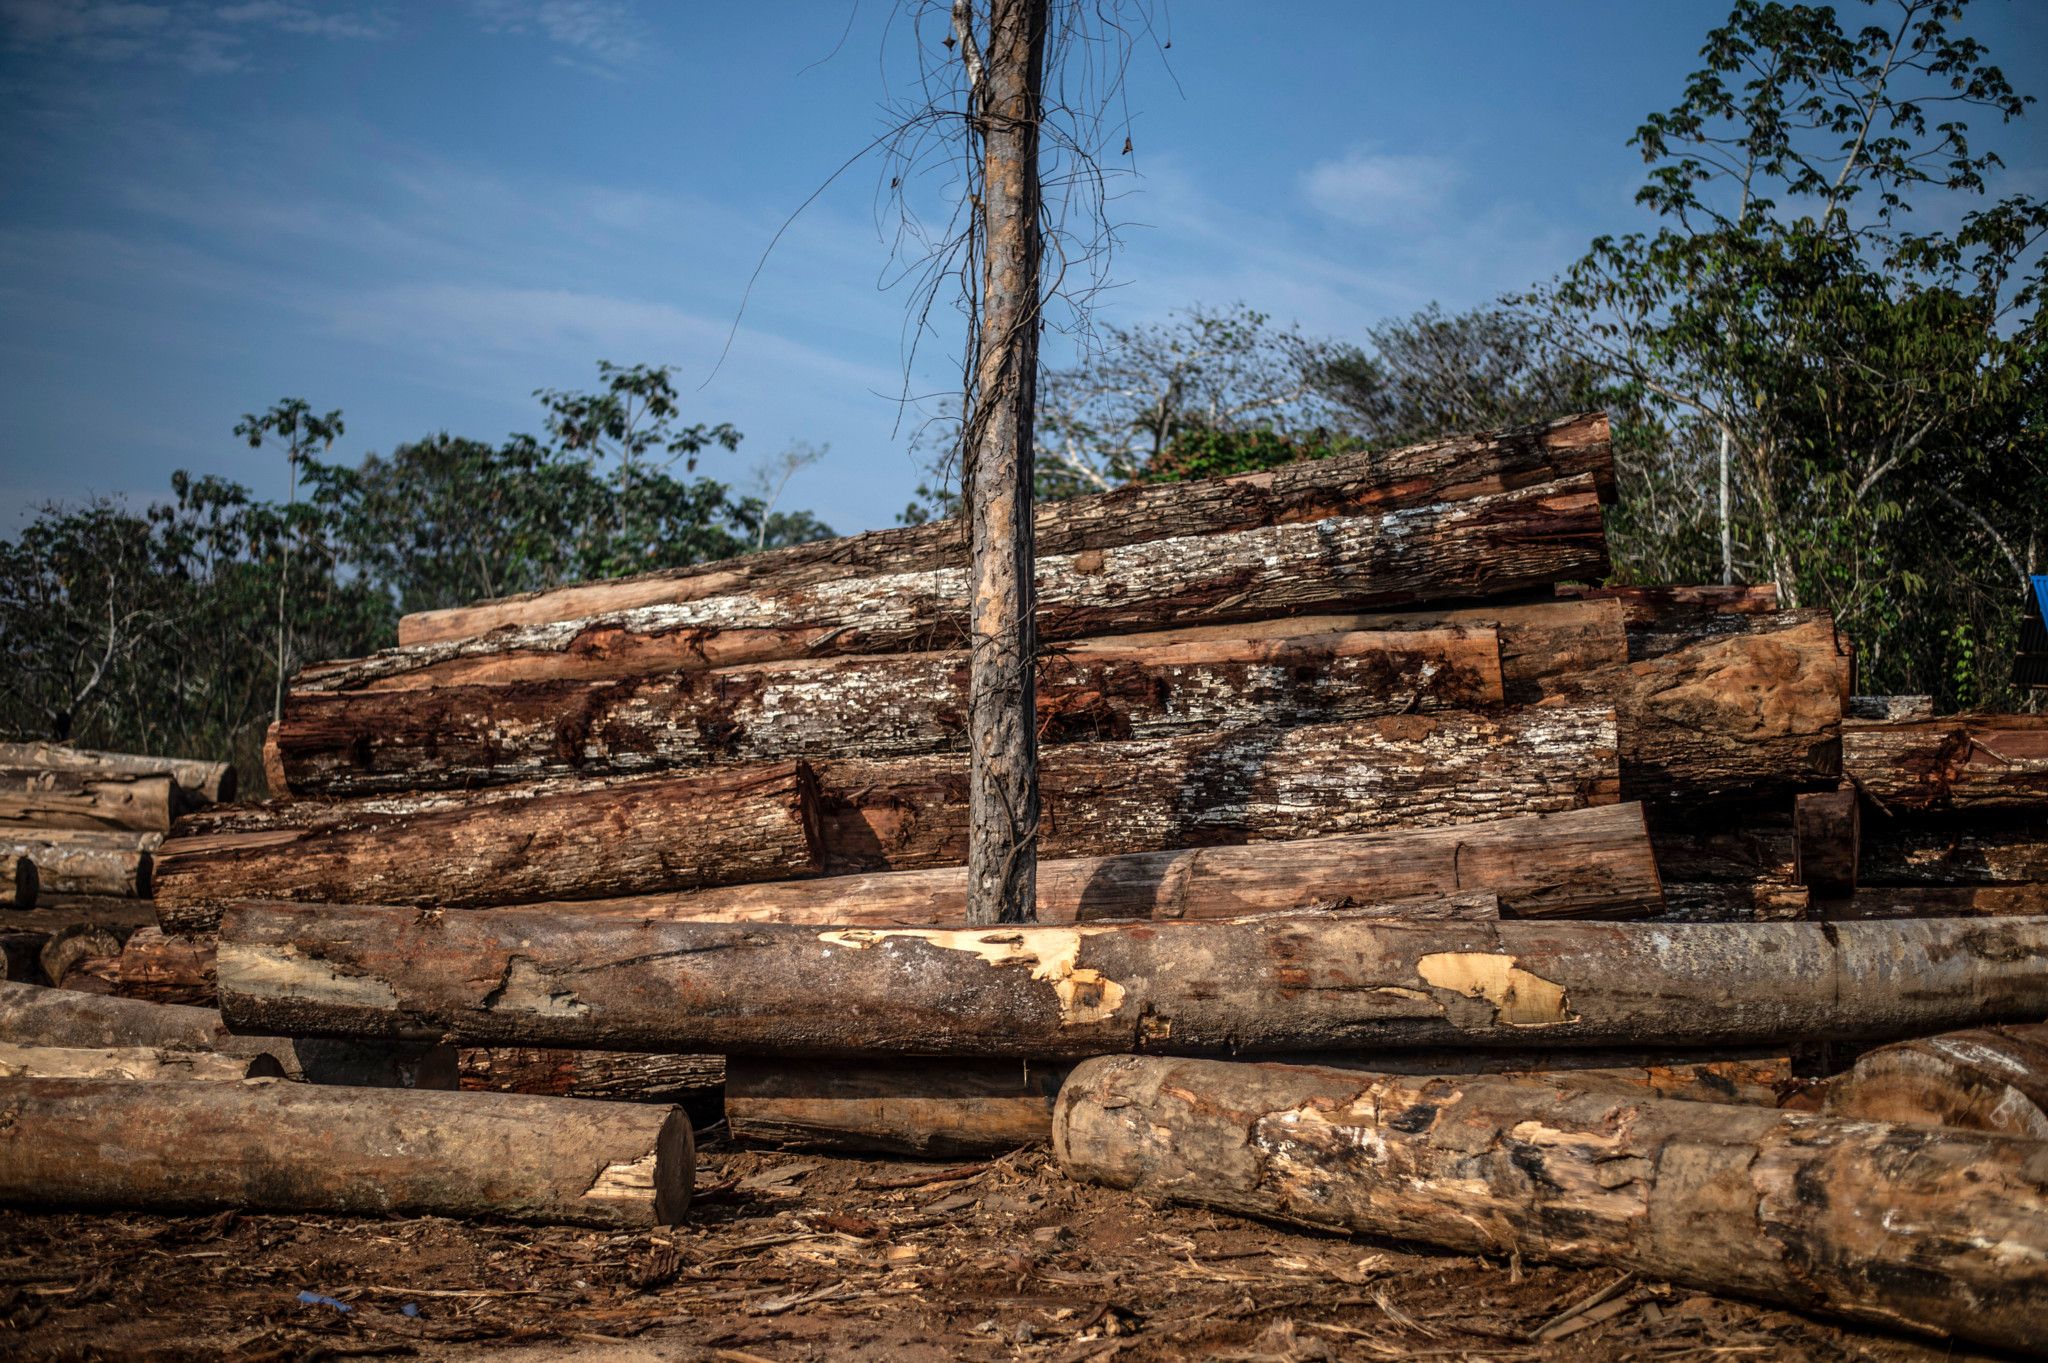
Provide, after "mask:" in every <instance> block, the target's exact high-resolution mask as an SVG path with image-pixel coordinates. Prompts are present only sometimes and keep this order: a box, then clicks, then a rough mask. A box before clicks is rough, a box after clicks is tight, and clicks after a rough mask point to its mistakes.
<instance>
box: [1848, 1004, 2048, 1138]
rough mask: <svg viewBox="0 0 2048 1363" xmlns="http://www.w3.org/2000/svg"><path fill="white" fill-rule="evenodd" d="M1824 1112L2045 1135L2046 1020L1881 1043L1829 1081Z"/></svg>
mask: <svg viewBox="0 0 2048 1363" xmlns="http://www.w3.org/2000/svg"><path fill="white" fill-rule="evenodd" d="M1825 1110H1826V1111H1827V1112H1828V1113H1830V1114H1831V1115H1834V1116H1837V1117H1854V1118H1856V1119H1858V1120H1859V1121H1871V1122H1911V1123H1915V1124H1918V1125H1922V1126H1954V1127H1963V1128H1966V1129H1968V1130H1972V1131H1992V1132H1997V1133H1999V1134H2002V1135H2007V1136H2025V1137H2027V1138H2028V1139H2030V1140H2037V1141H2048V1023H2038V1022H2037V1023H2033V1024H2031V1025H2024V1024H2023V1025H2019V1026H2011V1027H1973V1028H1970V1029H1968V1030H1966V1031H1961V1032H1948V1033H1945V1034H1943V1035H1941V1036H1928V1037H1915V1038H1913V1039H1911V1040H1908V1041H1896V1042H1893V1043H1892V1044H1891V1045H1889V1046H1880V1047H1878V1048H1877V1049H1876V1050H1874V1051H1869V1052H1866V1053H1865V1054H1864V1055H1862V1056H1860V1057H1858V1059H1857V1061H1856V1063H1855V1065H1854V1066H1853V1067H1851V1069H1850V1070H1849V1072H1848V1073H1847V1074H1844V1075H1841V1076H1840V1077H1838V1078H1836V1079H1835V1080H1833V1081H1832V1082H1831V1083H1829V1084H1828V1086H1827V1091H1826V1109H1825Z"/></svg>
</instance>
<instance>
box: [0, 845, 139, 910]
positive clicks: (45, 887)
mask: <svg viewBox="0 0 2048 1363" xmlns="http://www.w3.org/2000/svg"><path fill="white" fill-rule="evenodd" d="M73 831H76V830H70V829H60V828H22V829H11V828H10V829H8V830H5V831H4V832H0V855H13V856H21V857H26V858H28V859H29V860H30V861H32V862H34V863H35V868H36V881H37V886H38V890H39V892H41V893H46V894H88V895H107V896H110V897H113V898H119V899H146V898H148V896H149V869H150V852H149V850H148V849H147V848H145V847H143V846H142V845H141V843H142V842H144V841H151V842H152V845H154V843H153V841H152V840H156V839H160V838H161V836H162V835H161V834H156V833H140V834H134V833H130V834H120V833H114V834H108V835H107V838H108V842H106V843H101V842H85V841H80V840H77V839H70V838H65V839H61V840H60V839H59V838H58V837H57V836H56V835H58V834H62V833H66V832H73ZM116 839H125V840H126V845H123V843H122V842H119V841H115V840H116Z"/></svg>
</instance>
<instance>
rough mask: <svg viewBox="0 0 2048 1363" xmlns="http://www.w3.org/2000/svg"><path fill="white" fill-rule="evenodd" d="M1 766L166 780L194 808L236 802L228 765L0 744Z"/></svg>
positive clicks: (64, 747)
mask: <svg viewBox="0 0 2048 1363" xmlns="http://www.w3.org/2000/svg"><path fill="white" fill-rule="evenodd" d="M0 766H7V767H43V768H48V769H51V770H56V771H76V772H85V773H87V774H89V775H99V776H168V777H170V778H171V779H172V780H173V781H175V782H177V784H178V788H179V789H180V790H181V791H183V792H184V794H185V798H186V801H187V802H188V803H189V804H191V805H193V806H198V805H205V804H219V803H222V802H224V801H228V800H232V799H234V798H235V785H236V782H235V768H234V764H233V763H231V762H203V761H199V760H198V759H196V758H189V757H148V756H145V755H143V754H141V753H126V752H98V751H95V750H94V749H91V748H74V747H72V746H71V745H70V744H68V743H0Z"/></svg>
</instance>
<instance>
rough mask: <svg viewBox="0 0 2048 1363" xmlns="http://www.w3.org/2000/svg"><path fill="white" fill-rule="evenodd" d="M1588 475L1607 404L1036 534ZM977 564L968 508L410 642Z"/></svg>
mask: <svg viewBox="0 0 2048 1363" xmlns="http://www.w3.org/2000/svg"><path fill="white" fill-rule="evenodd" d="M1581 473H1583V474H1588V475H1590V476H1591V477H1592V478H1593V480H1594V482H1595V484H1596V485H1597V486H1598V487H1599V489H1600V493H1601V496H1602V498H1603V499H1605V500H1612V499H1613V493H1614V454H1613V447H1612V445H1611V444H1610V441H1609V436H1608V423H1607V417H1606V414H1604V413H1600V412H1590V413H1585V414H1582V415H1578V416H1569V417H1563V418H1560V419H1558V420H1556V421H1551V422H1546V423H1543V424H1542V425H1537V426H1525V427H1520V428H1516V429H1512V430H1504V431H1496V432H1490V433H1487V434H1484V435H1470V436H1453V437H1450V438H1448V439H1444V440H1434V441H1430V442H1428V443H1426V444H1421V445H1410V446H1407V447H1405V448H1403V449H1398V450H1388V451H1383V452H1378V453H1361V454H1354V455H1344V456H1341V457H1339V458H1335V459H1324V460H1318V461H1315V462H1312V463H1311V462H1303V463H1298V464H1289V465H1286V466H1283V467H1281V468H1276V469H1270V470H1265V471H1262V472H1258V473H1246V474H1239V475H1237V476H1236V477H1231V478H1208V479H1201V480H1198V481H1193V482H1185V483H1175V484H1173V485H1172V486H1170V487H1161V486H1147V485H1142V484H1140V485H1134V486H1131V487H1125V488H1118V489H1117V490H1115V491H1113V492H1105V493H1098V494H1093V495H1090V496H1084V497H1069V498H1065V499H1062V500H1059V501H1054V502H1046V503H1042V504H1040V505H1039V506H1038V507H1037V508H1036V509H1035V513H1034V516H1033V520H1034V530H1033V539H1034V541H1035V543H1036V545H1037V551H1038V553H1039V554H1041V555H1048V554H1077V553H1080V552H1082V551H1084V550H1088V549H1107V548H1111V547H1114V546H1118V545H1127V544H1138V543H1143V542H1145V541H1149V540H1158V539H1168V538H1176V537H1180V536H1187V535H1216V534H1223V533H1226V532H1229V531H1235V530H1252V529H1257V528H1259V527H1262V526H1270V525H1283V524H1290V523H1294V522H1300V521H1315V520H1322V519H1324V518H1326V517H1331V516H1355V515H1358V514H1360V513H1363V512H1367V511H1391V510H1394V509H1396V508H1400V507H1414V506H1423V505H1427V504H1429V503H1432V502H1452V501H1461V500H1465V499H1467V498H1471V497H1476V496H1484V495H1488V494H1492V493H1499V492H1508V491H1513V490H1514V489H1516V488H1522V487H1527V486H1529V485H1531V484H1534V483H1548V482H1553V481H1555V480H1557V479H1560V478H1568V477H1571V476H1573V475H1574V474H1581ZM966 563H967V532H966V529H965V527H964V526H963V525H962V524H961V523H960V522H959V521H957V520H951V519H948V520H940V521H931V522H928V523H926V524H924V525H918V526H905V527H902V528H899V529H892V530H876V531H871V532H869V533H867V534H865V535H853V536H850V537H848V538H845V539H834V540H820V541H816V542H813V543H810V544H798V545H791V546H788V547H786V548H782V549H771V550H769V551H768V552H766V553H760V554H747V555H745V556H743V557H740V558H730V559H724V560H721V561H719V562H716V563H701V564H694V565H692V566H690V567H687V568H668V569H663V570H660V571H657V572H652V573H642V574H640V575H638V576H635V577H626V578H615V579H612V580H610V581H604V582H582V583H576V584H574V585H571V586H566V587H554V588H549V589H547V590H545V591H539V592H529V593H527V594H525V595H523V596H508V597H501V598H499V599H497V600H493V601H480V602H477V603H476V604H474V605H469V606H457V607H454V608H451V609H444V610H433V611H420V612H416V613H414V614H412V615H407V616H404V617H402V618H401V619H400V620H399V622H398V642H399V643H400V644H424V643H434V642H438V641H443V640H451V639H466V638H473V637H475V636H476V635H480V634H487V633H489V632H491V631H493V630H498V629H504V628H507V627H518V626H523V625H537V624H546V623H549V622H551V621H556V620H576V619H581V618H583V617H586V616H592V615H603V614H606V613H609V612H613V611H621V610H631V609H633V608H635V607H639V606H652V605H663V604H671V603H676V602H682V601H695V600H699V599H701V598H704V597H707V596H727V595H730V594H732V593H734V592H744V591H783V590H787V589H790V588H795V587H803V586H808V585H810V584H812V583H816V582H831V581H836V580H839V579H843V578H852V577H873V576H878V575H881V574H888V573H905V572H916V571H919V570H922V569H926V568H935V567H943V568H957V567H964V566H966Z"/></svg>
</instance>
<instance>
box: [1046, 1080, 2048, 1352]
mask: <svg viewBox="0 0 2048 1363" xmlns="http://www.w3.org/2000/svg"><path fill="white" fill-rule="evenodd" d="M1053 1149H1054V1151H1055V1153H1056V1155H1057V1157H1058V1159H1059V1161H1060V1165H1061V1167H1062V1168H1063V1169H1064V1170H1065V1171H1066V1172H1067V1173H1068V1174H1069V1175H1070V1176H1072V1177H1075V1178H1079V1179H1083V1180H1086V1181H1089V1182H1094V1183H1103V1184H1107V1185H1109V1186H1111V1187H1117V1188H1128V1189H1131V1190H1133V1191H1136V1192H1138V1193H1140V1194H1142V1195H1145V1196H1148V1197H1153V1198H1158V1199H1162V1200H1172V1201H1177V1202H1186V1203H1193V1204H1196V1205H1199V1206H1204V1207H1211V1208H1215V1209H1217V1210H1220V1211H1226V1212H1232V1213H1236V1214H1239V1215H1245V1216H1256V1217H1264V1218H1268V1219H1272V1220H1279V1221H1285V1222H1292V1223H1295V1224H1301V1225H1308V1226H1314V1227H1318V1228H1322V1229H1326V1230H1334V1231H1351V1232H1356V1233H1362V1234H1369V1235H1383V1236H1388V1237H1391V1238H1395V1239H1401V1240H1419V1241H1423V1242H1426V1243H1430V1244H1436V1245H1441V1246H1444V1247H1445V1248H1448V1249H1452V1250H1456V1251H1459V1252H1462V1253H1467V1254H1486V1255H1509V1254H1512V1255H1521V1256H1527V1257H1531V1258H1542V1259H1548V1260H1552V1261H1556V1262H1561V1263H1568V1264H1597V1265H1603V1266H1606V1267H1610V1268H1620V1269H1628V1270H1631V1271H1634V1272H1638V1273H1640V1274H1642V1275H1643V1276H1644V1277H1646V1278H1651V1279H1664V1280H1669V1281H1673V1282H1679V1283H1685V1284H1688V1285H1691V1286H1694V1287H1698V1288H1703V1289H1705V1290H1707V1291H1711V1292H1725V1293H1730V1294H1734V1295H1741V1296H1751V1297H1759V1298H1762V1299H1764V1300H1767V1301H1777V1302H1783V1303H1785V1304H1786V1305H1789V1306H1793V1307H1796V1308H1798V1309H1801V1310H1813V1311H1822V1312H1826V1313H1829V1314H1833V1315H1839V1316H1847V1317H1849V1318H1851V1319H1855V1320H1861V1321H1867V1322H1871V1323H1875V1324H1878V1325H1882V1326H1885V1327H1888V1328H1898V1327H1902V1326H1903V1327H1908V1328H1912V1329H1916V1330H1921V1331H1926V1332H1929V1333H1933V1334H1941V1335H1954V1336H1956V1337H1958V1338H1963V1339H1969V1340H1974V1341H1976V1342H1978V1343H1982V1344H1990V1345H1994V1346H1999V1347H2004V1348H2015V1349H2021V1350H2026V1349H2032V1348H2036V1347H2038V1345H2039V1344H2040V1340H2041V1334H2040V1331H2041V1325H2042V1306H2041V1303H2042V1302H2043V1301H2048V1143H2043V1142H2040V1141H2025V1140H2014V1139H2012V1138H2010V1137H1999V1136H1987V1135H1983V1134H1980V1133H1976V1132H1961V1131H1946V1130H1940V1129H1936V1128H1932V1127H1920V1126H1892V1125H1884V1124H1881V1123H1874V1122H1845V1121H1839V1120H1836V1119H1833V1118H1829V1117H1823V1116H1817V1115H1813V1114H1808V1113H1794V1112H1776V1111H1769V1110H1764V1109H1758V1108H1751V1107H1739V1106H1718V1105H1714V1104H1708V1103H1679V1102H1669V1101H1666V1100H1662V1099H1654V1098H1632V1097H1628V1096H1623V1095H1617V1094H1616V1093H1615V1092H1613V1091H1611V1090H1605V1089H1579V1088H1574V1087H1572V1086H1571V1085H1570V1083H1569V1082H1568V1081H1566V1080H1561V1079H1560V1080H1546V1081H1539V1080H1535V1079H1518V1078H1470V1077H1456V1078H1409V1077H1395V1076H1381V1077H1375V1076H1370V1075H1360V1074H1355V1073H1349V1072H1346V1071H1343V1070H1335V1069H1327V1068H1321V1067H1307V1066H1304V1067H1298V1068H1296V1067H1286V1066H1278V1065H1233V1064H1228V1063H1225V1062H1219V1061H1199V1060H1161V1059H1152V1058H1145V1057H1137V1056H1105V1057H1102V1058H1100V1059H1097V1060H1091V1061H1089V1062H1088V1063H1086V1064H1084V1065H1082V1066H1081V1067H1080V1068H1078V1069H1076V1070H1075V1071H1074V1073H1073V1074H1072V1075H1071V1076H1070V1077H1069V1078H1068V1080H1067V1082H1066V1084H1065V1086H1064V1087H1063V1088H1062V1089H1061V1091H1060V1098H1059V1103H1058V1106H1057V1108H1056V1109H1055V1111H1054V1114H1053ZM1851 1208H1853V1209H1857V1210H1855V1211H1854V1212H1851V1211H1849V1210H1848V1209H1851Z"/></svg>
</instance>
